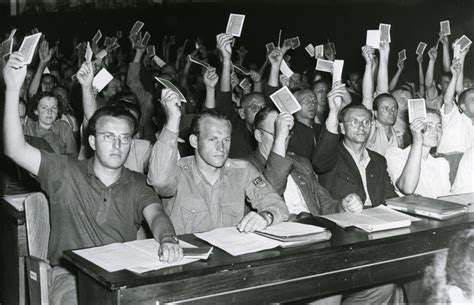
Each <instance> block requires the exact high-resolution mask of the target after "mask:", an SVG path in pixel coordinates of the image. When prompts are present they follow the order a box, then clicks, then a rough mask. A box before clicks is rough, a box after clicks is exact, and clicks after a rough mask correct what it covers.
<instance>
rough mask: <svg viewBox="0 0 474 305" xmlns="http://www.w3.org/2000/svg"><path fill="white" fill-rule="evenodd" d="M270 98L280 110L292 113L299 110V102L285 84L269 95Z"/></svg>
mask: <svg viewBox="0 0 474 305" xmlns="http://www.w3.org/2000/svg"><path fill="white" fill-rule="evenodd" d="M270 99H271V100H272V102H273V103H274V104H275V106H276V107H277V108H278V110H279V111H280V112H283V111H285V112H289V113H291V114H293V113H295V112H298V111H300V110H301V105H300V103H299V102H298V100H297V99H296V97H295V96H294V95H293V93H291V91H290V89H288V87H287V86H284V87H282V88H281V89H280V90H278V91H276V92H275V93H273V94H272V95H270Z"/></svg>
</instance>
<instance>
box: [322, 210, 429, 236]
mask: <svg viewBox="0 0 474 305" xmlns="http://www.w3.org/2000/svg"><path fill="white" fill-rule="evenodd" d="M318 217H320V218H325V219H327V220H329V221H331V222H334V223H335V224H336V225H338V226H339V227H342V228H348V227H357V228H359V229H362V230H364V231H367V232H377V231H383V230H390V229H395V228H404V227H409V226H410V225H411V222H412V221H418V220H420V219H419V218H416V217H412V216H409V215H405V214H403V213H400V212H397V211H394V210H392V209H391V208H388V207H386V206H383V205H380V206H378V207H375V208H370V209H366V210H363V211H362V212H360V213H353V212H343V213H337V214H331V215H324V216H318Z"/></svg>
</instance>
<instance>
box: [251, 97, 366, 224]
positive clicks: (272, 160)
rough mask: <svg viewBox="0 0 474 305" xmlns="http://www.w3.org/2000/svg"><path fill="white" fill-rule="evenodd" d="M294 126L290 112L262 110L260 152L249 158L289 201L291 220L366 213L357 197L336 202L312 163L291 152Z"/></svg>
mask: <svg viewBox="0 0 474 305" xmlns="http://www.w3.org/2000/svg"><path fill="white" fill-rule="evenodd" d="M293 125H294V118H293V116H292V115H291V114H290V113H288V112H282V113H280V114H278V111H277V109H276V108H274V107H272V106H267V107H265V108H264V109H262V110H260V111H259V112H258V113H257V115H256V117H255V131H254V135H255V139H256V140H257V143H258V144H257V150H256V151H255V152H254V153H253V154H252V155H251V156H250V157H249V161H250V162H251V163H252V164H253V165H255V167H256V168H257V169H259V170H260V172H261V173H263V176H264V177H265V179H267V180H268V182H269V183H270V185H271V186H272V187H273V188H274V189H275V191H277V193H278V194H280V196H282V197H283V199H284V200H285V202H286V205H287V207H288V210H289V212H290V219H299V218H303V217H308V216H311V215H313V216H317V215H323V214H334V213H338V212H343V211H351V212H360V211H362V208H363V206H362V201H361V200H360V198H359V196H357V194H355V193H352V194H348V195H347V196H346V197H345V198H344V199H343V200H342V201H341V200H335V199H333V198H332V197H331V195H330V194H329V192H328V191H327V190H326V189H325V188H324V187H323V186H322V185H321V184H319V181H318V177H317V176H316V174H315V173H314V171H313V169H312V166H311V163H310V162H309V161H308V160H307V159H306V158H304V157H301V156H298V155H296V154H295V153H293V152H289V151H287V150H288V143H289V140H290V138H291V135H292V128H293Z"/></svg>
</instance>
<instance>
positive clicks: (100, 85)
mask: <svg viewBox="0 0 474 305" xmlns="http://www.w3.org/2000/svg"><path fill="white" fill-rule="evenodd" d="M113 79H114V77H113V76H112V74H110V73H109V71H107V70H106V69H105V68H102V70H100V71H99V73H97V74H96V75H95V76H94V80H93V81H92V87H94V88H96V89H97V91H98V92H100V91H102V89H104V88H105V86H107V85H108V84H109V83H110V82H111V81H112V80H113Z"/></svg>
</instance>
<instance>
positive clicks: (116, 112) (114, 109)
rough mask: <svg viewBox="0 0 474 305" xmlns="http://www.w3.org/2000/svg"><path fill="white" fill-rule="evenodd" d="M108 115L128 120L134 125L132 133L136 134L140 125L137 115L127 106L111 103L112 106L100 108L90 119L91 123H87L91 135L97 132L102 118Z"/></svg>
mask: <svg viewBox="0 0 474 305" xmlns="http://www.w3.org/2000/svg"><path fill="white" fill-rule="evenodd" d="M106 116H110V117H113V118H120V119H125V120H128V121H129V122H130V124H131V125H132V133H133V134H135V132H136V130H137V127H138V121H137V119H136V118H135V116H134V115H133V114H132V113H131V112H130V111H129V110H128V109H127V108H125V107H123V106H116V105H111V106H105V107H102V108H100V109H98V110H97V111H96V112H95V113H94V115H92V117H91V118H90V120H89V124H88V125H87V132H88V134H89V135H95V134H96V132H97V123H98V122H99V120H100V119H101V118H103V117H106Z"/></svg>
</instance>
